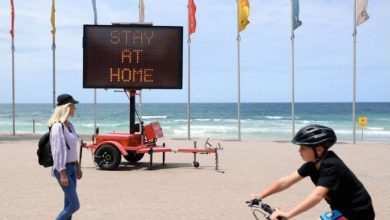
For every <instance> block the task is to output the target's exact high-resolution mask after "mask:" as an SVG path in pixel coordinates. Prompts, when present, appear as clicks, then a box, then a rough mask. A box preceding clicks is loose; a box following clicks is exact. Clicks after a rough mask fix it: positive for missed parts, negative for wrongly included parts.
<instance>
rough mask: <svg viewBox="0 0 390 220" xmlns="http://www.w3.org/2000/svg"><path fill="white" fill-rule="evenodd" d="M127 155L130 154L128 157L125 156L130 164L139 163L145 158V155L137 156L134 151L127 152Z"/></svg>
mask: <svg viewBox="0 0 390 220" xmlns="http://www.w3.org/2000/svg"><path fill="white" fill-rule="evenodd" d="M127 153H128V154H127V156H123V157H124V158H125V159H126V160H127V161H129V162H130V163H137V162H138V161H140V160H141V159H142V158H143V157H144V154H137V153H134V152H133V151H127Z"/></svg>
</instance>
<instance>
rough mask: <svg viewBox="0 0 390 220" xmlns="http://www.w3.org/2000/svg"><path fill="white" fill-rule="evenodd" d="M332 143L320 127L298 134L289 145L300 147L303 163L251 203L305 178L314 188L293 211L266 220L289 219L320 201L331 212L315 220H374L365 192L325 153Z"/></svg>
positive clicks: (279, 212)
mask: <svg viewBox="0 0 390 220" xmlns="http://www.w3.org/2000/svg"><path fill="white" fill-rule="evenodd" d="M336 140H337V137H336V134H335V133H334V131H333V130H332V129H331V128H328V127H325V126H322V125H308V126H306V127H304V128H302V129H300V130H299V131H298V133H297V134H296V135H295V137H294V138H293V139H292V141H291V142H292V143H294V144H296V145H300V148H299V153H300V155H301V157H302V159H303V160H304V161H306V163H304V164H303V165H302V166H301V167H300V168H299V169H298V170H297V171H294V172H292V173H291V174H290V175H288V176H285V177H282V178H280V179H279V180H276V181H275V182H274V183H272V184H271V186H269V187H268V188H266V189H265V190H264V191H263V192H261V193H260V194H258V195H252V197H253V198H252V199H254V198H260V199H264V198H266V197H268V196H270V195H272V194H274V193H277V192H280V191H283V190H285V189H287V188H289V187H290V186H292V185H293V184H295V183H297V182H298V181H300V180H302V179H303V178H304V177H307V176H310V178H311V180H312V182H313V183H314V185H315V188H314V190H313V191H312V192H311V193H310V194H309V195H307V197H306V198H304V199H303V200H302V201H301V202H300V203H298V204H297V205H296V206H295V207H294V208H293V209H291V210H289V211H282V210H276V211H275V212H274V213H272V215H271V216H270V219H272V220H274V219H277V217H278V216H283V217H287V218H288V219H290V218H293V217H294V216H297V215H299V214H301V213H303V212H305V211H307V210H309V209H310V208H313V207H314V206H315V205H317V204H318V203H319V202H320V201H321V200H322V199H325V200H326V202H327V203H328V204H329V205H330V208H331V211H330V212H327V213H324V214H322V215H321V216H320V217H319V218H317V219H321V220H333V219H339V220H346V219H348V220H373V219H375V212H374V208H373V205H372V202H371V197H370V195H369V194H368V192H367V190H366V189H365V188H364V186H363V184H362V183H361V182H360V181H359V179H358V178H357V177H356V176H355V175H354V174H353V173H352V171H351V170H350V169H349V168H348V167H347V166H346V165H345V164H344V162H343V161H342V160H341V159H340V158H339V157H338V156H337V155H336V153H334V152H333V151H330V150H329V148H330V147H331V146H332V145H333V144H334V143H336ZM362 162H363V161H362Z"/></svg>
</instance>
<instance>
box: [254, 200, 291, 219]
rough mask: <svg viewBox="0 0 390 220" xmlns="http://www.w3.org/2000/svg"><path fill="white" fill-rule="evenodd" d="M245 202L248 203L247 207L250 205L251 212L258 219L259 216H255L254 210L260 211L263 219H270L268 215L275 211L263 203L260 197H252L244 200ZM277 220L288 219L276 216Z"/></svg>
mask: <svg viewBox="0 0 390 220" xmlns="http://www.w3.org/2000/svg"><path fill="white" fill-rule="evenodd" d="M246 204H248V206H249V207H251V210H252V214H253V216H254V217H255V219H256V220H259V217H258V216H257V214H256V212H259V213H261V214H262V215H263V216H264V218H265V219H270V218H269V217H270V215H271V214H272V213H273V212H274V211H275V209H274V208H272V207H271V206H270V205H268V204H267V203H264V202H263V201H261V199H253V200H250V201H246ZM278 220H288V219H287V218H286V217H278Z"/></svg>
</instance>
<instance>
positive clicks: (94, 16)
mask: <svg viewBox="0 0 390 220" xmlns="http://www.w3.org/2000/svg"><path fill="white" fill-rule="evenodd" d="M92 7H93V18H94V23H95V24H97V23H98V22H97V10H96V0H92Z"/></svg>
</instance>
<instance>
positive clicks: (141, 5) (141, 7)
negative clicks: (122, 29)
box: [138, 0, 145, 23]
mask: <svg viewBox="0 0 390 220" xmlns="http://www.w3.org/2000/svg"><path fill="white" fill-rule="evenodd" d="M138 8H139V22H140V23H144V21H145V5H144V0H139V6H138Z"/></svg>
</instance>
